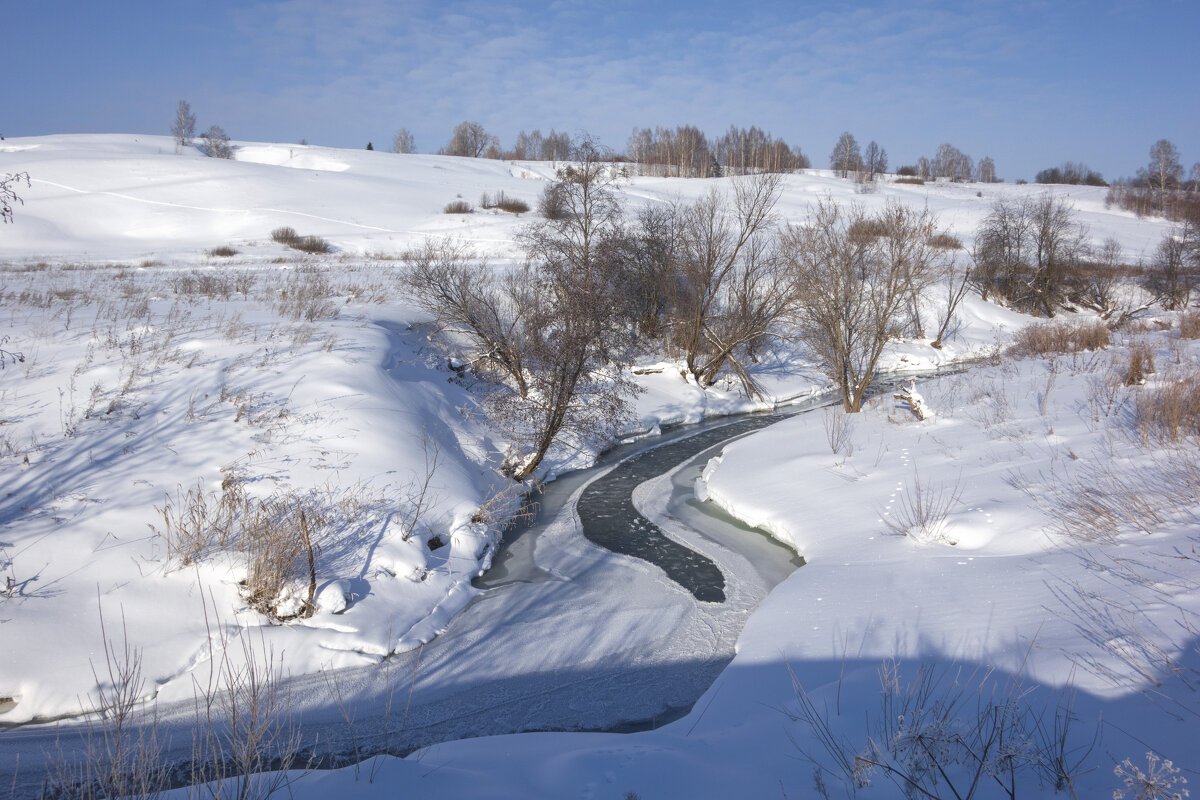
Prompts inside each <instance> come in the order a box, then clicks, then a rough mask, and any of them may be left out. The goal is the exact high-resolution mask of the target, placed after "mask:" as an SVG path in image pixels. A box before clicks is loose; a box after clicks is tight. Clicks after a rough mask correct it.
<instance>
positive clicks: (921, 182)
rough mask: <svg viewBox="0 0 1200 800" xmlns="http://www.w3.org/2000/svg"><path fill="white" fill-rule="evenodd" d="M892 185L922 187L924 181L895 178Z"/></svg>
mask: <svg viewBox="0 0 1200 800" xmlns="http://www.w3.org/2000/svg"><path fill="white" fill-rule="evenodd" d="M892 182H893V183H906V184H909V185H910V186H924V185H925V181H924V180H922V179H921V178H896V180H894V181H892Z"/></svg>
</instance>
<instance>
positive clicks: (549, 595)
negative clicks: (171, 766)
mask: <svg viewBox="0 0 1200 800" xmlns="http://www.w3.org/2000/svg"><path fill="white" fill-rule="evenodd" d="M827 402H828V400H827V399H825V400H819V399H814V400H811V401H809V402H807V403H805V404H803V405H795V406H789V407H787V408H786V409H784V410H782V411H779V412H775V413H765V414H755V415H747V416H743V417H737V418H726V419H724V420H718V421H714V422H708V423H702V424H700V425H695V426H687V427H681V428H678V429H675V430H672V431H667V432H666V433H664V434H662V435H661V436H656V437H653V438H649V439H645V440H642V441H639V442H637V443H635V444H633V445H627V446H625V447H623V448H620V449H619V450H618V451H617V452H615V453H613V454H610V455H609V456H608V457H606V459H604V463H602V464H601V465H600V466H598V467H595V468H593V469H590V470H583V471H580V472H576V473H571V474H568V475H565V476H563V477H561V478H560V479H559V480H557V481H554V482H553V483H551V484H549V485H548V487H547V491H546V494H545V496H544V497H542V498H541V506H542V511H541V512H540V513H539V515H538V518H537V519H536V520H535V522H534V523H533V524H527V525H524V526H523V527H521V528H520V529H517V530H515V531H513V532H512V533H511V534H510V535H509V536H507V537H506V543H505V545H504V547H503V549H502V551H501V552H500V553H498V554H497V558H496V559H495V562H494V566H493V568H492V569H491V570H490V571H489V572H488V573H487V574H486V575H484V576H483V577H481V578H479V579H477V586H478V587H479V588H480V589H482V590H483V591H482V592H481V594H480V595H479V597H478V598H476V599H475V600H474V601H473V602H472V603H471V604H470V605H469V606H468V607H467V608H466V609H465V610H464V611H463V612H461V613H460V614H459V615H458V616H456V617H455V618H454V619H453V620H452V621H451V623H450V625H449V627H448V629H447V630H446V631H445V632H444V633H442V634H441V635H439V636H438V637H437V638H436V639H435V640H434V641H432V642H430V643H429V644H427V645H425V646H424V647H422V648H420V649H419V650H414V651H410V652H407V653H403V654H400V655H398V656H396V657H394V658H392V659H390V660H389V661H388V662H386V664H385V665H384V666H378V665H376V666H371V667H362V668H355V669H348V670H340V671H338V672H336V673H334V674H333V675H308V676H300V677H297V678H293V679H290V680H289V681H288V682H287V690H288V692H289V696H288V703H289V706H290V708H291V711H292V714H293V719H294V721H295V723H296V725H297V730H298V731H299V735H300V737H301V740H302V747H303V749H304V751H306V752H307V753H308V754H309V755H310V756H311V763H313V764H315V765H318V766H335V765H338V764H343V763H350V762H353V761H356V760H361V759H363V758H365V757H367V756H369V755H371V754H375V753H381V752H390V753H396V754H403V753H408V752H411V751H412V750H414V749H417V748H420V747H424V746H428V745H431V744H435V743H437V742H441V741H448V740H453V739H460V738H466V737H474V736H486V735H494V734H503V733H513V732H521V731H536V730H593V731H595V730H605V731H631V730H638V729H645V728H649V727H654V726H657V725H660V724H663V723H665V722H667V721H670V720H673V719H676V718H678V717H680V716H682V715H684V714H686V713H687V711H688V710H689V709H690V708H691V707H692V705H693V704H694V703H695V701H696V700H697V699H698V698H699V697H700V695H701V694H703V693H704V692H705V691H706V690H707V689H708V688H709V686H711V685H712V683H713V681H714V680H715V679H716V677H717V675H718V674H720V672H721V671H722V670H723V669H724V668H725V666H726V665H727V664H728V663H729V661H730V660H731V659H732V658H733V655H734V647H735V644H736V641H737V637H738V635H739V633H740V631H741V629H742V626H743V625H744V623H745V620H746V619H747V618H748V617H749V615H750V614H751V613H752V612H753V610H754V609H755V608H756V607H757V606H758V605H759V603H760V602H761V601H762V599H763V598H764V597H765V596H766V594H767V593H768V592H769V591H770V590H771V589H772V588H773V587H774V586H775V585H777V584H778V583H779V582H780V581H781V580H783V579H784V578H785V577H787V575H788V574H790V573H791V572H792V571H794V570H795V569H796V567H798V566H799V565H801V564H802V563H803V562H802V561H801V560H800V559H798V558H797V557H796V555H795V554H794V553H793V552H792V551H790V550H788V549H787V548H785V547H783V546H781V545H779V544H778V543H776V542H774V541H773V540H772V539H770V538H769V537H767V536H766V535H765V534H763V533H761V532H759V531H753V530H751V529H748V528H746V527H745V526H742V525H740V524H739V523H737V522H736V521H734V520H732V519H730V518H728V517H727V516H725V515H723V514H722V513H721V512H720V511H718V510H716V509H712V508H710V507H709V506H708V505H707V504H700V503H697V502H696V501H695V500H694V497H693V493H692V489H691V487H692V482H693V481H694V479H695V478H696V477H697V476H698V475H699V472H700V470H701V469H702V468H703V466H704V464H705V463H706V462H707V460H708V458H709V457H711V456H712V455H715V454H716V452H717V451H718V450H719V448H720V447H721V446H722V445H723V444H725V443H726V442H728V441H730V440H731V439H734V438H737V437H739V436H743V435H746V434H748V433H750V432H752V431H754V430H758V429H760V428H763V427H765V426H767V425H770V424H773V423H774V422H777V421H779V420H780V419H783V418H786V417H788V416H791V415H793V414H797V413H801V412H803V411H805V410H811V409H812V408H816V407H819V406H821V405H824V404H826V403H827ZM635 498H638V500H637V501H636V503H635ZM581 530H582V533H583V534H584V536H583V537H581V536H580V535H579V533H580V531H581ZM584 537H586V540H589V541H585V538H584ZM334 697H336V698H337V702H333V700H332V698H334ZM193 713H194V710H193V709H192V708H191V707H190V706H189V707H187V708H183V707H178V708H165V709H164V708H159V709H158V723H157V724H158V729H159V736H160V739H162V740H165V741H167V742H168V744H167V748H166V753H165V755H166V757H167V759H168V760H170V761H173V762H185V761H187V760H188V759H189V758H190V755H191V743H192V735H191V725H192V720H193ZM82 737H83V733H82V730H81V726H79V725H77V724H75V725H71V724H61V725H58V726H40V727H39V726H32V727H26V728H18V729H15V730H10V731H5V732H3V733H0V774H2V773H4V772H5V771H6V768H7V767H9V766H10V765H12V764H15V760H14V759H15V757H17V756H19V758H20V765H21V774H19V775H18V777H17V781H16V784H15V786H16V789H15V791H14V794H13V796H14V798H20V797H25V796H36V795H37V794H38V792H39V790H40V787H41V779H42V775H43V774H44V762H45V761H46V758H47V756H46V754H47V753H50V752H52V751H54V749H55V748H56V747H59V746H61V747H62V748H63V749H64V750H66V751H70V750H71V749H74V747H82ZM73 743H74V744H73ZM5 785H6V786H7V785H9V784H8V783H7V782H6V784H5Z"/></svg>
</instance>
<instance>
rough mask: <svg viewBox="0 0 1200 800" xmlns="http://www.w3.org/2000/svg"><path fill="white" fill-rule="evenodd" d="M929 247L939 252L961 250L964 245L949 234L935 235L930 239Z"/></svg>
mask: <svg viewBox="0 0 1200 800" xmlns="http://www.w3.org/2000/svg"><path fill="white" fill-rule="evenodd" d="M929 246H930V247H936V248H937V249H938V250H961V249H962V246H963V243H962V240H961V239H959V238H958V237H957V236H952V235H950V234H949V233H935V234H934V235H933V236H930V237H929Z"/></svg>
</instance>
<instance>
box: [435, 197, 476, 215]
mask: <svg viewBox="0 0 1200 800" xmlns="http://www.w3.org/2000/svg"><path fill="white" fill-rule="evenodd" d="M472 211H474V209H473V208H471V204H470V203H468V202H467V201H466V200H452V201H450V202H449V203H446V207H445V208H443V209H442V213H443V214H470V213H471V212H472Z"/></svg>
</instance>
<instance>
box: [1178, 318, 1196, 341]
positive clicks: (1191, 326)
mask: <svg viewBox="0 0 1200 800" xmlns="http://www.w3.org/2000/svg"><path fill="white" fill-rule="evenodd" d="M1179 335H1180V337H1182V338H1184V339H1200V311H1185V312H1183V313H1182V314H1180V315H1179Z"/></svg>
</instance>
